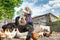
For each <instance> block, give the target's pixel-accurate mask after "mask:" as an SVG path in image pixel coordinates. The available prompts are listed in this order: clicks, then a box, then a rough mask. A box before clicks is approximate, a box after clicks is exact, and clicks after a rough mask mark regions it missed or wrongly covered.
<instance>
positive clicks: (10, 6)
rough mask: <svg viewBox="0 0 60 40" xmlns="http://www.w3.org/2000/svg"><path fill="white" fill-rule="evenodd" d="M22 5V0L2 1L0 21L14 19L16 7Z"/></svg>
mask: <svg viewBox="0 0 60 40" xmlns="http://www.w3.org/2000/svg"><path fill="white" fill-rule="evenodd" d="M21 4H22V1H21V0H0V19H5V18H8V19H12V17H13V16H14V7H17V6H20V5H21Z"/></svg>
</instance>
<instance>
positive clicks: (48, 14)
mask: <svg viewBox="0 0 60 40" xmlns="http://www.w3.org/2000/svg"><path fill="white" fill-rule="evenodd" d="M46 15H52V16H54V17H56V18H58V17H57V16H55V15H54V14H52V13H48V14H44V15H39V16H36V17H33V19H34V18H38V17H42V16H46Z"/></svg>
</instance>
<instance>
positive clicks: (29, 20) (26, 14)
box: [24, 7, 33, 26]
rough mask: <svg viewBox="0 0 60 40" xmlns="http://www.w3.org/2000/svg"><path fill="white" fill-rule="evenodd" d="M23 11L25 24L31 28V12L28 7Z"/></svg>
mask: <svg viewBox="0 0 60 40" xmlns="http://www.w3.org/2000/svg"><path fill="white" fill-rule="evenodd" d="M25 10H26V11H25V12H24V13H25V14H24V16H25V17H26V21H27V24H29V25H31V26H33V22H32V17H31V10H30V9H29V7H26V8H25Z"/></svg>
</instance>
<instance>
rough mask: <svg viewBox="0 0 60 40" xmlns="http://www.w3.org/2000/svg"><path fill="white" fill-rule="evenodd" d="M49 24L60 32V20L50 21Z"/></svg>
mask: <svg viewBox="0 0 60 40" xmlns="http://www.w3.org/2000/svg"><path fill="white" fill-rule="evenodd" d="M47 25H49V26H50V28H51V31H55V32H60V21H56V22H50V23H48V24H47Z"/></svg>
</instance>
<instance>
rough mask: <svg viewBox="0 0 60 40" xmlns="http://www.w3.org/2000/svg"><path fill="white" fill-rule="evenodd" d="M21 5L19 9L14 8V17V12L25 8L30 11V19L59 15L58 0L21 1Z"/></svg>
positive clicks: (59, 2)
mask: <svg viewBox="0 0 60 40" xmlns="http://www.w3.org/2000/svg"><path fill="white" fill-rule="evenodd" d="M22 1H23V3H22V5H21V6H20V7H15V17H16V16H17V15H16V12H17V11H18V10H19V9H20V8H23V9H24V8H25V7H26V6H28V7H29V8H30V9H31V11H32V17H35V16H39V15H43V14H47V13H52V14H54V15H55V16H59V15H60V0H22Z"/></svg>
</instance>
